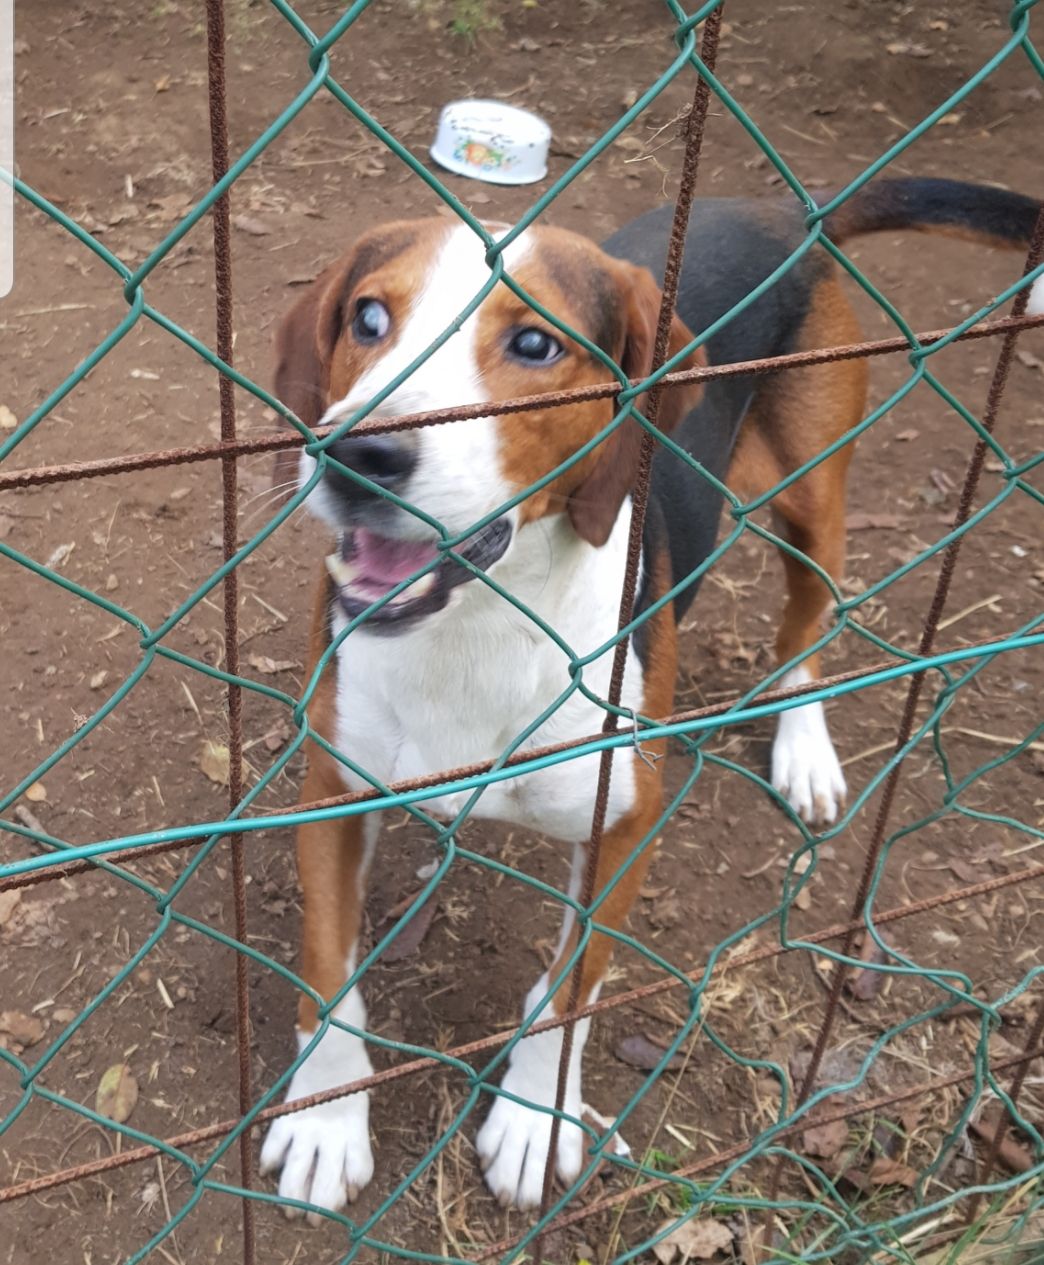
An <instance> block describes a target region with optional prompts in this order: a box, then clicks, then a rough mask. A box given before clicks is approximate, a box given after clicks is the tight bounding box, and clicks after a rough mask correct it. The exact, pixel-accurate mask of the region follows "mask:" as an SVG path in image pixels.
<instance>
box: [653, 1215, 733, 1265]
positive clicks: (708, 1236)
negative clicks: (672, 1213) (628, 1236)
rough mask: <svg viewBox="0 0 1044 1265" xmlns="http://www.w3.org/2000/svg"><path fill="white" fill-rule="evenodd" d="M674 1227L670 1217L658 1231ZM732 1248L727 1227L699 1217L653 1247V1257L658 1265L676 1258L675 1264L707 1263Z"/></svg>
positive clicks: (665, 1263) (663, 1264) (708, 1218)
mask: <svg viewBox="0 0 1044 1265" xmlns="http://www.w3.org/2000/svg"><path fill="white" fill-rule="evenodd" d="M673 1224H674V1218H673V1217H672V1218H670V1220H668V1221H665V1222H664V1223H663V1225H661V1226H660V1229H661V1230H662V1229H663V1228H664V1227H665V1226H669V1225H673ZM731 1246H732V1231H731V1230H730V1229H729V1228H728V1226H726V1225H723V1224H722V1223H721V1222H720V1221H715V1220H714V1219H713V1218H712V1217H698V1218H697V1219H696V1220H695V1221H686V1222H685V1224H684V1225H680V1226H678V1228H677V1229H676V1230H672V1231H671V1232H670V1234H668V1235H665V1236H664V1237H663V1238H662V1239H661V1240H660V1241H659V1243H657V1244H656V1245H655V1246H654V1247H653V1254H654V1255H655V1257H656V1259H657V1260H658V1261H659V1262H660V1265H671V1263H672V1262H673V1261H675V1260H676V1259H677V1261H678V1265H685V1262H686V1261H693V1260H695V1261H709V1260H710V1259H711V1257H712V1256H714V1255H716V1253H718V1252H724V1251H726V1250H727V1249H728V1248H730V1247H731Z"/></svg>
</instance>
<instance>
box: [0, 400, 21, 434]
mask: <svg viewBox="0 0 1044 1265" xmlns="http://www.w3.org/2000/svg"><path fill="white" fill-rule="evenodd" d="M17 425H18V418H17V417H15V415H14V414H13V413H12V412H11V410H10V409H9V408H8V407H7V405H6V404H0V430H14V428H15V427H16V426H17Z"/></svg>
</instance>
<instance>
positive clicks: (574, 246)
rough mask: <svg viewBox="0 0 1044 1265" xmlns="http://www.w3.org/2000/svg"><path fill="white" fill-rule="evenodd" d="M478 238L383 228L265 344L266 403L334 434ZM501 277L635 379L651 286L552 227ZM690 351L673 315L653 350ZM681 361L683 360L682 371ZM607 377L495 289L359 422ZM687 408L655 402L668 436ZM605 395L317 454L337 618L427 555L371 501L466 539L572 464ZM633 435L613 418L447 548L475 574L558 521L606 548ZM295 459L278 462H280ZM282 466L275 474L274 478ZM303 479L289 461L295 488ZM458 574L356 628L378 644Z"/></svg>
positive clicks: (377, 383)
mask: <svg viewBox="0 0 1044 1265" xmlns="http://www.w3.org/2000/svg"><path fill="white" fill-rule="evenodd" d="M484 257H485V248H484V247H483V245H482V243H481V241H480V240H479V239H478V238H477V237H476V236H475V234H474V233H472V232H471V231H470V230H469V229H468V228H466V227H465V226H463V225H451V224H448V223H446V222H444V221H442V220H424V221H417V222H411V223H407V222H403V223H396V224H389V225H387V226H385V227H383V228H379V229H375V230H374V231H372V232H369V233H367V234H366V235H365V236H364V237H362V238H361V239H360V240H359V242H358V243H357V244H356V246H355V247H354V249H353V250H351V251H350V252H349V253H348V254H347V255H345V256H344V257H343V258H342V259H340V260H338V261H337V262H336V263H335V264H333V265H332V266H331V267H330V268H328V269H327V270H326V271H325V272H324V273H323V274H322V275H321V276H320V277H319V278H318V279H317V280H316V281H315V282H314V283H313V285H312V286H311V287H310V288H309V290H308V291H307V292H306V293H305V294H304V295H303V296H302V298H301V299H300V300H299V301H298V302H297V304H295V306H294V307H293V308H292V309H291V311H290V312H289V314H288V315H287V317H286V319H285V320H284V322H283V324H282V326H281V328H280V331H279V336H278V344H277V346H278V369H277V374H276V392H277V394H278V395H279V397H280V399H281V400H283V402H284V403H285V404H287V405H288V406H289V407H291V408H292V409H293V410H294V412H296V413H297V415H298V416H299V417H300V418H301V419H302V420H303V421H305V422H306V423H308V424H309V425H316V424H320V423H331V422H338V421H341V420H343V419H345V418H347V417H348V416H350V415H351V414H352V413H353V412H355V411H356V410H358V409H360V408H362V407H363V406H365V405H366V404H367V403H368V402H369V401H370V400H371V399H372V398H373V397H374V396H375V395H376V394H377V393H378V392H379V391H380V390H381V389H382V388H383V387H386V386H387V385H388V384H389V383H390V382H391V381H392V380H393V379H395V378H396V377H397V376H398V375H399V374H400V373H402V372H403V371H404V370H406V369H407V368H408V367H409V366H410V365H411V364H412V363H413V362H414V361H415V360H416V359H417V358H418V357H419V356H420V355H421V354H422V353H423V352H424V351H425V349H426V348H427V347H429V346H430V345H431V343H432V342H434V340H435V339H436V338H437V337H439V336H440V335H441V334H443V332H444V331H445V330H446V328H447V326H448V325H449V324H450V322H451V321H453V320H454V318H455V317H457V316H458V314H459V313H460V312H461V311H462V310H463V309H464V308H465V307H466V306H467V304H468V303H469V302H470V301H471V300H472V299H473V298H474V297H475V295H477V294H478V292H479V290H480V289H481V287H482V286H483V284H484V283H486V282H487V281H488V279H489V275H490V274H489V268H488V266H487V264H486V263H485V258H484ZM504 262H505V266H506V269H507V271H508V273H509V274H510V275H511V276H512V277H513V278H514V279H515V280H516V281H518V282H519V283H520V285H521V286H522V287H523V288H524V289H525V290H526V292H527V293H528V294H530V295H531V296H532V297H533V298H534V299H535V300H537V301H538V302H539V303H540V304H541V305H542V306H543V307H545V308H546V309H547V310H548V311H550V312H553V313H554V314H555V316H556V317H557V318H559V319H561V320H563V321H565V322H566V323H567V324H568V325H569V326H570V327H572V328H573V329H576V330H577V331H579V332H580V333H582V334H584V335H585V336H586V337H587V338H588V339H589V340H590V341H591V342H592V343H594V344H595V345H596V346H597V347H599V348H601V349H602V350H603V351H605V352H607V353H608V354H609V355H610V356H611V357H612V358H613V359H614V360H615V361H616V362H617V363H618V364H619V365H620V366H621V368H622V369H623V370H624V372H625V373H626V374H627V375H628V376H629V377H632V378H639V377H642V376H643V375H645V374H646V373H647V372H648V370H649V365H650V362H651V358H652V352H653V343H654V339H655V334H656V324H657V318H658V314H659V308H660V291H659V289H658V288H657V286H656V283H655V282H654V281H653V278H652V276H651V274H650V273H649V272H647V271H646V270H645V269H642V268H637V267H635V266H634V265H632V264H629V263H625V262H622V261H620V260H617V259H613V258H611V257H610V256H608V255H606V254H605V253H604V252H603V251H601V250H600V249H599V248H598V247H597V246H595V245H594V244H593V243H592V242H590V241H589V240H587V239H586V238H584V237H581V236H579V235H578V234H575V233H570V232H565V231H563V230H560V229H551V228H537V229H531V230H529V231H528V232H526V233H524V234H523V235H521V236H520V237H519V238H518V239H516V240H515V241H514V242H513V243H512V244H511V245H510V246H509V247H508V249H507V250H506V252H505V256H504ZM690 339H691V335H690V333H689V331H688V330H686V329H685V327H684V326H683V325H682V324H681V322H680V321H679V320H678V319H677V318H676V319H675V321H674V325H673V328H672V331H671V339H670V350H669V354H671V355H673V354H674V353H675V352H676V351H678V350H680V348H682V347H683V346H684V345H685V344H686V343H687V342H689V341H690ZM696 360H697V358H696V357H693V358H692V359H691V360H690V362H689V363H696ZM609 381H612V377H611V374H610V373H609V371H608V370H607V369H606V368H605V366H604V365H602V364H601V363H600V362H599V361H598V360H597V358H596V357H594V356H593V355H591V354H590V353H589V352H588V351H587V350H586V349H585V348H583V347H582V346H581V345H580V344H579V343H577V342H575V341H574V340H573V339H570V338H568V337H566V336H565V335H563V334H562V333H560V332H559V331H558V330H557V329H556V328H555V327H554V326H553V325H552V324H551V323H550V322H548V321H545V320H544V319H543V318H542V317H540V316H539V315H537V314H536V313H535V312H534V311H533V310H532V309H531V308H530V307H529V306H528V305H527V304H526V303H525V302H524V301H523V300H522V299H520V298H519V297H518V296H517V295H515V294H514V293H513V292H512V291H511V290H510V289H509V288H508V286H506V285H505V284H503V283H498V284H497V285H496V286H494V287H493V289H492V290H491V291H490V292H489V293H488V294H487V295H486V297H485V298H484V299H483V301H482V303H481V304H480V305H479V306H478V308H477V309H476V310H475V311H474V312H473V313H472V314H471V315H470V316H468V318H467V319H466V320H465V321H464V322H463V324H462V325H461V327H460V329H459V330H457V331H456V332H455V333H453V334H451V335H450V336H449V337H448V338H446V340H445V341H444V342H443V343H442V344H441V345H440V346H439V348H438V349H437V350H436V351H435V352H434V353H433V354H432V355H431V356H430V357H429V358H428V359H427V360H426V361H424V363H423V364H421V365H420V366H419V367H418V368H417V369H415V370H414V372H413V373H412V374H410V376H409V377H408V378H407V379H406V380H405V381H404V382H403V383H402V385H401V386H399V387H398V388H397V389H396V390H395V391H394V392H393V393H392V394H391V395H390V396H389V397H388V398H387V399H386V400H384V401H383V403H381V404H380V405H379V406H378V407H377V408H376V409H374V411H373V412H372V413H371V414H370V415H369V416H370V418H378V419H380V418H388V417H394V416H400V415H402V414H404V413H414V412H422V411H429V410H433V409H442V408H448V407H453V406H455V405H460V404H471V403H482V402H486V401H499V400H508V399H514V398H516V397H519V396H528V395H535V394H538V393H541V392H547V391H563V390H568V389H570V388H575V387H581V386H586V385H590V384H595V383H604V382H609ZM697 399H698V389H697V388H695V387H692V388H689V387H686V388H681V389H674V390H670V391H667V392H665V393H664V396H663V400H662V405H661V411H660V418H659V423H660V425H661V426H662V427H664V428H665V429H670V428H671V427H672V426H674V425H675V424H676V423H677V422H678V421H679V420H680V419H681V417H683V416H684V415H685V413H686V412H687V411H688V410H689V409H691V408H692V407H693V406H694V404H695V403H696V400H697ZM615 410H616V405H615V403H614V401H613V399H611V398H609V399H600V400H592V401H586V402H582V403H572V404H569V405H563V406H561V407H556V408H551V409H533V410H530V411H526V412H515V413H510V414H506V415H502V416H496V417H484V418H478V419H473V420H467V421H462V422H452V423H446V424H439V425H432V426H424V427H421V428H419V429H414V430H405V431H400V432H395V433H377V434H374V433H366V430H365V423H363V424H362V426H361V427H359V428H357V429H354V430H353V431H352V432H350V433H349V434H347V435H346V436H344V438H342V439H340V440H338V441H337V442H336V443H334V444H332V445H331V446H330V448H329V453H330V455H331V456H332V457H334V458H335V459H336V461H337V462H338V463H339V464H341V465H343V466H344V467H346V468H347V469H348V470H350V471H352V472H354V473H355V474H357V475H361V476H363V477H364V478H365V479H366V480H368V481H369V483H370V484H371V485H373V486H372V487H369V486H366V485H365V484H361V483H359V482H357V481H356V480H354V479H351V478H348V477H346V476H345V474H344V473H343V472H341V471H339V470H337V469H335V468H333V466H332V465H331V466H330V467H328V468H327V471H326V472H325V474H324V476H323V478H322V480H321V482H320V483H319V485H318V486H317V487H316V488H315V489H314V490H313V492H312V494H311V496H310V497H309V501H308V503H309V507H310V508H311V509H312V510H313V511H314V512H315V513H316V514H317V515H318V516H319V517H320V518H321V519H323V520H324V521H325V522H327V523H329V524H330V525H331V526H332V527H333V528H334V529H335V530H336V531H337V532H338V533H339V536H340V542H341V543H340V548H339V557H338V558H335V560H334V562H333V564H332V567H331V570H332V573H333V575H334V578H335V580H336V582H337V584H338V588H339V593H340V601H341V604H342V606H343V607H344V609H345V611H346V613H348V614H349V615H355V614H358V613H359V612H360V611H362V610H363V609H365V608H366V607H367V606H369V605H371V604H372V603H373V602H374V601H376V600H377V599H378V598H380V597H382V596H384V595H385V594H386V593H387V592H389V590H391V589H392V588H394V587H395V585H397V584H399V583H400V582H401V581H403V580H404V579H406V578H407V577H409V576H411V575H413V574H415V573H416V572H418V571H420V570H422V569H423V568H424V567H426V566H428V565H429V564H430V563H431V562H432V561H433V559H434V558H435V557H436V556H437V550H436V547H435V542H436V540H437V539H438V536H437V532H436V530H435V529H434V528H433V527H432V526H431V525H430V523H428V522H425V521H424V519H422V518H419V517H417V516H416V515H414V514H411V513H410V512H409V511H408V510H406V509H403V508H401V506H399V505H397V504H396V503H395V502H394V501H392V500H389V499H387V498H385V497H384V496H382V495H381V494H380V492H379V491H377V490H376V489H382V490H384V491H386V492H388V493H391V494H392V495H393V496H394V497H396V498H398V499H399V500H400V501H402V502H407V503H408V504H409V505H411V506H413V507H415V508H416V509H417V510H419V511H421V513H422V514H423V515H426V516H427V517H428V518H429V519H431V520H434V521H436V522H438V523H440V524H441V525H442V526H444V527H445V528H446V529H447V531H449V532H450V533H451V534H454V535H455V534H458V533H461V532H464V531H466V530H467V529H468V528H469V527H470V526H472V525H473V524H475V523H477V522H478V521H479V520H481V519H483V518H485V517H487V516H488V515H489V514H491V513H493V512H494V511H495V510H496V509H498V508H499V507H500V506H502V505H504V504H505V502H507V501H509V500H510V499H511V498H512V497H513V496H515V495H517V494H518V493H519V492H520V491H522V490H523V489H525V488H527V487H530V486H531V485H532V484H534V483H535V482H537V481H538V480H539V479H540V478H541V477H542V476H544V475H546V474H547V473H548V472H549V471H551V470H553V469H555V468H556V467H557V466H559V465H560V464H561V463H562V462H564V461H566V460H567V459H568V458H569V457H571V456H573V455H574V454H575V453H576V452H578V450H579V449H581V448H582V447H583V446H584V445H585V444H587V443H588V442H589V441H590V440H591V439H593V438H594V437H595V436H596V435H597V434H598V433H599V432H600V431H601V430H602V429H603V428H604V427H605V426H606V425H607V424H608V423H609V422H610V420H611V419H612V417H613V416H614V413H615ZM640 437H641V436H640V428H639V427H638V425H637V424H636V423H635V422H634V421H633V420H632V419H628V420H627V421H626V422H625V423H624V424H623V425H622V426H619V427H618V428H617V429H616V430H615V431H614V432H613V433H612V435H611V436H610V437H608V438H607V439H606V440H605V441H604V442H603V443H601V444H599V445H598V446H597V447H595V448H594V449H593V450H592V451H591V452H590V453H588V454H587V455H586V456H584V457H583V458H582V459H581V460H580V461H578V462H576V463H575V464H574V465H573V466H571V467H570V468H569V469H568V470H567V471H565V472H564V473H562V474H561V475H559V476H558V477H557V478H556V479H554V480H553V481H552V482H550V483H549V484H548V485H547V486H545V487H543V488H541V489H540V490H538V491H536V492H534V493H533V494H532V495H530V496H528V497H527V498H526V499H525V500H523V501H522V502H521V503H520V504H519V505H518V506H516V507H514V508H512V509H510V510H506V511H505V512H504V513H503V514H502V515H501V516H499V517H497V518H495V519H493V521H491V522H490V523H489V524H487V526H485V527H484V528H482V529H480V530H479V531H477V532H475V533H474V534H473V535H472V536H471V537H470V538H468V539H467V540H465V541H464V542H463V543H462V544H461V545H460V546H458V552H459V553H461V554H462V555H463V556H465V557H466V558H467V559H468V561H469V562H470V563H471V564H472V566H473V567H474V568H476V569H478V570H482V571H485V570H487V569H488V568H491V567H493V566H494V565H495V564H498V563H502V560H503V561H504V562H506V560H507V558H508V557H509V555H510V553H511V550H512V547H513V545H514V543H515V541H516V540H517V538H518V536H519V533H520V532H521V531H523V530H524V528H525V527H526V525H527V524H530V523H532V522H534V521H535V520H537V519H540V518H543V517H545V516H547V515H553V514H566V515H568V518H569V521H570V523H571V524H572V528H573V530H574V531H575V533H576V534H577V536H578V537H580V538H581V539H582V540H584V541H586V542H588V543H589V544H590V545H591V546H594V547H600V546H602V545H604V544H605V542H606V541H607V539H608V538H609V534H610V532H611V530H612V527H613V524H614V523H615V521H616V519H617V517H618V515H619V512H620V508H621V506H622V505H623V502H624V500H625V498H626V497H627V495H628V494H629V492H630V491H631V489H632V487H633V484H634V479H635V475H636V470H637V462H638V453H639V447H640ZM297 460H298V459H297V458H296V457H293V456H290V457H289V461H290V462H295V461H297ZM288 468H289V467H288V461H287V460H284V461H282V462H281V465H280V470H281V473H282V475H283V476H284V477H285V475H286V473H287V471H288ZM314 470H315V464H314V460H313V458H311V457H309V456H307V455H306V454H304V453H302V454H301V456H300V458H299V465H298V467H297V471H296V473H297V476H298V478H299V479H300V480H301V481H302V482H304V481H305V480H307V479H308V478H310V477H311V476H312V474H313V473H314ZM473 574H474V573H473V571H472V570H470V569H468V568H465V567H461V566H459V565H457V564H456V563H455V562H453V561H452V560H451V559H446V560H444V561H443V562H442V563H440V564H439V565H438V566H437V567H435V568H433V569H432V570H430V571H429V572H428V574H426V575H425V576H423V577H421V578H420V579H418V580H417V581H416V582H415V583H413V584H412V585H410V586H409V587H408V588H406V589H405V590H404V591H403V592H402V593H401V594H399V595H398V596H397V597H396V598H394V599H393V600H392V601H391V602H388V603H386V604H385V605H384V606H383V607H381V608H380V610H379V611H378V612H375V614H374V616H373V617H372V619H373V623H374V625H382V626H386V627H387V630H388V631H391V630H392V629H393V628H396V627H405V626H407V625H408V624H412V623H414V622H415V620H416V619H418V618H420V617H422V616H424V615H428V614H431V613H433V612H435V611H437V610H440V609H442V607H444V606H445V605H446V604H447V602H448V601H449V600H450V597H451V595H452V594H453V592H454V590H456V589H457V588H458V586H459V585H460V584H462V583H463V582H465V581H467V580H468V579H471V578H473Z"/></svg>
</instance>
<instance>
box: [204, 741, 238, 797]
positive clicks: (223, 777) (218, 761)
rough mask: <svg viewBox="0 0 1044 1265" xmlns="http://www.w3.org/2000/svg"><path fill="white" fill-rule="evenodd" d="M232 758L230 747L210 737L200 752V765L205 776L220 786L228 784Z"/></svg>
mask: <svg viewBox="0 0 1044 1265" xmlns="http://www.w3.org/2000/svg"><path fill="white" fill-rule="evenodd" d="M231 760H232V757H231V755H230V753H229V750H228V747H226V746H225V744H224V743H223V742H214V741H212V740H211V739H210V738H207V739H206V740H205V741H204V743H203V746H202V748H201V750H200V753H199V767H200V770H201V771H202V773H203V774H204V776H206V777H208V778H210V780H211V781H212V782H216V783H217V784H218V786H227V785H228V773H229V765H230V763H231Z"/></svg>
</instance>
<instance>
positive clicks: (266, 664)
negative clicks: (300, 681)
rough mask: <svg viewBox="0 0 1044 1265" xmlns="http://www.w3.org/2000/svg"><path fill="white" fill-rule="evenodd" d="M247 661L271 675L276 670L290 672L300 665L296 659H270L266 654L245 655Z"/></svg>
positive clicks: (258, 669) (259, 670)
mask: <svg viewBox="0 0 1044 1265" xmlns="http://www.w3.org/2000/svg"><path fill="white" fill-rule="evenodd" d="M247 663H249V664H250V666H251V667H252V668H255V669H256V670H257V671H258V672H263V673H264V674H265V675H266V676H273V675H274V674H275V673H276V672H290V671H292V670H293V669H294V668H300V666H301V665H300V664H299V663H298V662H297V660H296V659H271V658H269V656H268V655H267V654H251V655H247Z"/></svg>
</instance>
